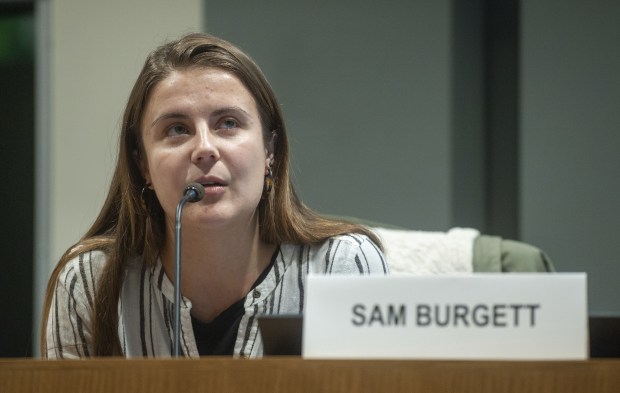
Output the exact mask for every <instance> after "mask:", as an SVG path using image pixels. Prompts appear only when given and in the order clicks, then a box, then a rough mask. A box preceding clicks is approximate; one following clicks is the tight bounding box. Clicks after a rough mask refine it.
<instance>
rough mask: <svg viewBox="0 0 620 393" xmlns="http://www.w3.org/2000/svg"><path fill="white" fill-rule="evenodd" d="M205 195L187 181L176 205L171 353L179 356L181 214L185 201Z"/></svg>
mask: <svg viewBox="0 0 620 393" xmlns="http://www.w3.org/2000/svg"><path fill="white" fill-rule="evenodd" d="M204 196H205V188H204V187H203V186H202V184H200V183H189V184H188V185H186V186H185V189H184V190H183V197H182V198H181V200H180V201H179V204H178V205H177V214H176V219H175V233H174V240H175V264H174V342H173V347H172V355H173V356H174V357H175V358H178V357H179V354H180V346H181V214H182V213H183V207H184V206H185V204H186V203H187V202H192V203H193V202H198V201H200V200H201V199H202V198H204Z"/></svg>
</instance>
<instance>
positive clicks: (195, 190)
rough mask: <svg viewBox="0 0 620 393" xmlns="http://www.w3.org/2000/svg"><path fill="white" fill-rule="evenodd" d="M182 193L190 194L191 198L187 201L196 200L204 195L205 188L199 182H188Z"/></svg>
mask: <svg viewBox="0 0 620 393" xmlns="http://www.w3.org/2000/svg"><path fill="white" fill-rule="evenodd" d="M183 195H190V196H191V199H188V202H198V201H199V200H201V199H202V198H204V197H205V188H204V187H203V185H202V184H200V183H189V184H188V185H186V186H185V191H184V192H183Z"/></svg>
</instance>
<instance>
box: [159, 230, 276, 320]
mask: <svg viewBox="0 0 620 393" xmlns="http://www.w3.org/2000/svg"><path fill="white" fill-rule="evenodd" d="M255 221H256V220H255ZM168 233H169V236H168V241H167V242H166V245H165V247H164V248H163V250H162V263H163V265H164V270H165V272H166V275H167V276H168V278H169V279H170V280H171V281H173V280H174V271H175V269H174V264H175V253H174V249H175V244H174V232H173V230H169V231H168ZM171 235H172V236H171ZM181 241H182V251H181V257H182V269H181V292H182V294H183V296H184V297H186V298H188V299H189V300H190V301H191V302H192V315H193V316H194V317H195V318H197V319H198V320H200V321H202V322H210V321H211V320H213V319H214V318H215V317H216V316H218V315H219V314H220V313H221V312H222V311H224V310H226V309H227V308H228V307H229V306H230V305H232V304H233V303H234V302H236V301H238V300H239V299H241V298H243V297H245V295H246V294H247V293H248V292H249V291H250V290H251V288H252V285H253V284H254V282H255V281H256V279H257V278H258V277H259V276H260V274H261V273H262V272H263V270H264V269H265V268H266V267H267V266H268V265H269V263H270V261H271V257H272V255H273V253H274V251H275V247H276V246H275V245H271V244H266V243H264V242H262V241H261V239H260V235H259V230H258V223H257V222H255V223H252V224H250V225H244V226H241V227H240V228H219V229H218V230H211V231H205V230H196V228H192V227H190V226H187V227H184V228H183V235H182V240H181Z"/></svg>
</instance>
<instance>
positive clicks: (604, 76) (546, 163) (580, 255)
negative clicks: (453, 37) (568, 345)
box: [521, 0, 620, 314]
mask: <svg viewBox="0 0 620 393" xmlns="http://www.w3.org/2000/svg"><path fill="white" fill-rule="evenodd" d="M523 22H524V23H523V36H522V46H523V58H522V79H521V89H522V90H521V91H522V101H521V108H522V109H521V113H522V116H521V150H522V157H521V173H522V179H521V212H522V215H521V228H522V238H523V239H524V240H526V241H530V242H535V243H537V244H539V245H541V246H542V247H544V248H545V250H546V251H547V252H548V253H549V254H550V255H551V256H552V258H553V259H554V262H555V264H556V265H557V268H558V269H559V270H563V271H587V272H588V285H589V296H590V299H589V300H590V311H591V312H597V313H602V312H612V311H613V312H615V313H616V314H620V289H619V288H620V2H617V1H586V0H581V1H575V0H572V1H565V0H561V1H560V0H554V1H552V0H546V1H542V2H538V1H526V2H524V6H523Z"/></svg>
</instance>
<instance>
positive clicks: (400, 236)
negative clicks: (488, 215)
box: [372, 228, 480, 274]
mask: <svg viewBox="0 0 620 393" xmlns="http://www.w3.org/2000/svg"><path fill="white" fill-rule="evenodd" d="M372 230H373V231H374V232H375V233H376V234H377V235H378V236H379V237H380V238H381V240H382V241H383V246H384V248H385V256H386V258H387V261H388V265H389V266H390V271H391V272H392V274H401V273H409V274H440V273H471V272H472V271H473V246H474V240H475V239H476V237H478V236H479V235H480V232H479V231H477V230H476V229H471V228H452V229H450V230H449V231H448V232H429V231H413V230H399V229H386V228H372Z"/></svg>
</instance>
